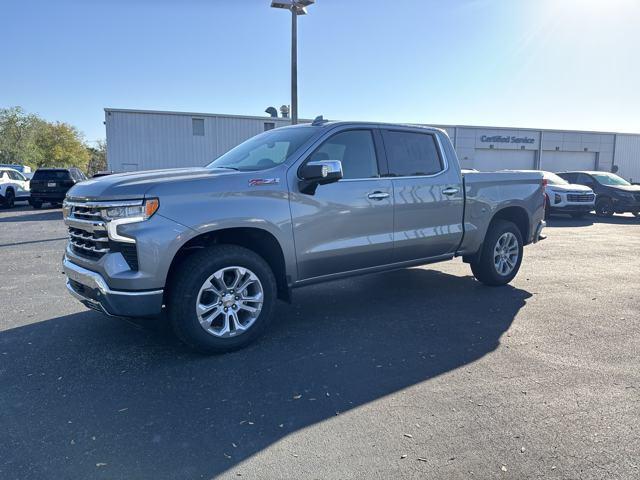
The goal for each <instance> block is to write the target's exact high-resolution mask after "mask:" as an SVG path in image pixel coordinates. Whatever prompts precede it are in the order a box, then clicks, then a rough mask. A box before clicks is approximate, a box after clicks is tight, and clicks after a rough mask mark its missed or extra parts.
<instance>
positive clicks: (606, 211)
mask: <svg viewBox="0 0 640 480" xmlns="http://www.w3.org/2000/svg"><path fill="white" fill-rule="evenodd" d="M613 213H614V212H613V203H612V202H611V200H610V199H608V198H603V199H601V200H598V201H597V202H596V215H597V216H599V217H605V218H609V217H613Z"/></svg>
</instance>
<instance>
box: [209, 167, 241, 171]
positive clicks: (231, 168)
mask: <svg viewBox="0 0 640 480" xmlns="http://www.w3.org/2000/svg"><path fill="white" fill-rule="evenodd" d="M213 168H226V169H227V170H235V171H236V172H239V171H240V169H239V168H236V167H213Z"/></svg>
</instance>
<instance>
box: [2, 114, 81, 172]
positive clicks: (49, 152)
mask: <svg viewBox="0 0 640 480" xmlns="http://www.w3.org/2000/svg"><path fill="white" fill-rule="evenodd" d="M90 156H91V155H90V152H89V150H88V148H87V146H86V145H85V144H84V139H83V136H82V134H81V133H80V132H79V131H78V129H77V128H75V127H74V126H72V125H69V124H68V123H63V122H53V123H52V122H47V121H46V120H43V119H41V118H40V117H38V116H37V115H34V114H28V113H26V112H25V111H24V110H23V109H22V108H21V107H11V108H0V163H15V164H21V165H29V166H30V167H31V168H34V169H35V168H38V167H79V168H81V169H83V170H85V169H86V168H87V164H88V163H89V158H90Z"/></svg>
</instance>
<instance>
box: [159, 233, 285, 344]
mask: <svg viewBox="0 0 640 480" xmlns="http://www.w3.org/2000/svg"><path fill="white" fill-rule="evenodd" d="M276 295H277V293H276V280H275V277H274V275H273V272H272V271H271V268H270V267H269V265H268V264H267V262H266V261H265V260H264V259H263V258H262V257H260V256H259V255H257V254H256V253H255V252H253V251H251V250H248V249H246V248H242V247H238V246H235V245H216V246H213V247H210V248H207V249H205V250H202V251H200V252H198V253H195V254H193V255H191V256H189V257H187V259H186V260H185V261H184V262H183V263H182V264H181V265H180V266H179V267H178V270H177V272H176V273H175V274H174V275H173V276H172V279H171V284H170V286H169V305H168V310H169V319H170V321H171V323H172V325H173V328H174V331H175V332H176V334H177V335H178V337H179V338H180V339H181V340H182V341H183V342H184V343H186V344H187V345H189V346H190V347H191V348H193V349H194V350H197V351H199V352H202V353H207V354H209V353H222V352H229V351H232V350H236V349H238V348H242V347H244V346H245V345H248V344H249V343H251V342H252V341H254V340H255V339H256V338H258V337H259V336H260V335H261V334H262V333H263V332H264V330H265V328H266V326H267V324H268V323H269V320H270V318H271V316H272V312H273V307H274V305H275V301H276Z"/></svg>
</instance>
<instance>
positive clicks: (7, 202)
mask: <svg viewBox="0 0 640 480" xmlns="http://www.w3.org/2000/svg"><path fill="white" fill-rule="evenodd" d="M15 200H16V196H15V194H14V193H13V190H7V193H5V195H4V208H13V206H14V205H15Z"/></svg>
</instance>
